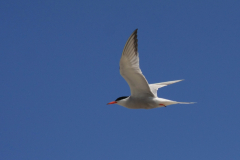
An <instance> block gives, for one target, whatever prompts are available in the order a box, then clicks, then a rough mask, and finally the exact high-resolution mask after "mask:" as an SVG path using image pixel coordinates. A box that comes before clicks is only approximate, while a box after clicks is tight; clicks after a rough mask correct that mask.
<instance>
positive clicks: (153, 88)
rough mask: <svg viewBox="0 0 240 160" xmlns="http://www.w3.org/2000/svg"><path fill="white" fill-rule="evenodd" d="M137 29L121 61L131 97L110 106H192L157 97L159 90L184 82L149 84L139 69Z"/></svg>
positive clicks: (122, 72)
mask: <svg viewBox="0 0 240 160" xmlns="http://www.w3.org/2000/svg"><path fill="white" fill-rule="evenodd" d="M137 42H138V40H137V29H136V30H135V31H134V32H133V33H132V34H131V36H130V37H129V38H128V40H127V42H126V44H125V46H124V49H123V53H122V57H121V59H120V74H121V75H122V77H123V78H124V79H125V80H126V81H127V83H128V85H129V87H130V89H131V96H125V97H119V98H117V99H116V100H115V101H113V102H110V103H108V104H118V105H121V106H123V107H126V108H129V109H152V108H158V107H166V106H168V105H171V104H190V103H192V102H177V101H172V100H168V99H163V98H159V97H157V90H158V88H161V87H164V86H167V85H169V84H173V83H176V82H180V81H182V80H176V81H168V82H162V83H155V84H148V82H147V80H146V78H145V77H144V75H143V74H142V71H141V69H140V67H139V56H138V48H137V47H138V43H137Z"/></svg>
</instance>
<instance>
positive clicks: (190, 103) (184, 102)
mask: <svg viewBox="0 0 240 160" xmlns="http://www.w3.org/2000/svg"><path fill="white" fill-rule="evenodd" d="M194 103H197V102H178V104H194Z"/></svg>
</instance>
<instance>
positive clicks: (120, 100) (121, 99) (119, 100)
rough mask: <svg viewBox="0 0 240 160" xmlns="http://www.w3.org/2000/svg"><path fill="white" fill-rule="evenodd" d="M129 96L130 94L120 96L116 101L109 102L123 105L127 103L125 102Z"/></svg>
mask: <svg viewBox="0 0 240 160" xmlns="http://www.w3.org/2000/svg"><path fill="white" fill-rule="evenodd" d="M128 97H129V96H122V97H119V98H117V99H116V100H115V101H112V102H109V103H108V104H119V105H121V106H122V105H124V104H125V102H126V100H127V98H128Z"/></svg>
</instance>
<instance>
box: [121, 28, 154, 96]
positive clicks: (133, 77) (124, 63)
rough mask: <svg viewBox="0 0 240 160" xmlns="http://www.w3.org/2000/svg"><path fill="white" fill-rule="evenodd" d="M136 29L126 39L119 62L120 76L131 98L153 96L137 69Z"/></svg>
mask: <svg viewBox="0 0 240 160" xmlns="http://www.w3.org/2000/svg"><path fill="white" fill-rule="evenodd" d="M137 42H138V40H137V29H136V30H135V31H134V32H133V33H132V34H131V36H130V37H129V38H128V40H127V42H126V44H125V46H124V49H123V52H122V57H121V60H120V74H121V75H122V77H123V78H124V79H125V80H126V81H127V83H128V85H129V87H130V89H131V95H132V96H144V95H148V96H154V95H153V93H152V92H151V90H150V88H149V85H148V82H147V80H146V78H145V77H144V75H143V74H142V71H141V69H140V68H139V57H138V43H137Z"/></svg>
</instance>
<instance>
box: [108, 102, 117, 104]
mask: <svg viewBox="0 0 240 160" xmlns="http://www.w3.org/2000/svg"><path fill="white" fill-rule="evenodd" d="M115 103H117V102H116V101H112V102H109V103H108V104H115Z"/></svg>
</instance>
